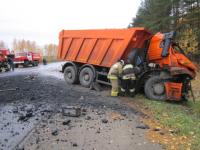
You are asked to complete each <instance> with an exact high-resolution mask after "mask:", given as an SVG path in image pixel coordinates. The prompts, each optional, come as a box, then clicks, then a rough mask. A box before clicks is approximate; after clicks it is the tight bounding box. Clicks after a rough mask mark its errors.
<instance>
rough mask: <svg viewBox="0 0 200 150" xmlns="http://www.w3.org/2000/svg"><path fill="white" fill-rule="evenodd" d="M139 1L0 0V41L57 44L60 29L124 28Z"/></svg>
mask: <svg viewBox="0 0 200 150" xmlns="http://www.w3.org/2000/svg"><path fill="white" fill-rule="evenodd" d="M139 5H140V0H0V40H3V41H5V42H6V43H7V44H8V46H9V47H10V48H11V43H12V40H13V39H14V38H16V39H25V40H34V41H36V42H37V43H38V44H39V45H40V46H42V45H44V44H47V43H55V44H57V43H58V34H59V32H60V31H61V30H62V29H101V28H126V27H127V26H128V24H129V23H130V22H131V19H132V18H133V17H134V16H135V15H136V12H137V9H138V7H139Z"/></svg>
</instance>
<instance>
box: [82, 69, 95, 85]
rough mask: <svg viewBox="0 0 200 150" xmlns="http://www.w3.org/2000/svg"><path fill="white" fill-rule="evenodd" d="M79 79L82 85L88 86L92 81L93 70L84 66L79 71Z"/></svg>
mask: <svg viewBox="0 0 200 150" xmlns="http://www.w3.org/2000/svg"><path fill="white" fill-rule="evenodd" d="M79 81H80V84H81V85H82V86H84V87H90V85H91V84H92V82H93V81H94V72H93V71H92V69H91V68H90V67H85V68H83V69H82V70H81V71H80V74H79Z"/></svg>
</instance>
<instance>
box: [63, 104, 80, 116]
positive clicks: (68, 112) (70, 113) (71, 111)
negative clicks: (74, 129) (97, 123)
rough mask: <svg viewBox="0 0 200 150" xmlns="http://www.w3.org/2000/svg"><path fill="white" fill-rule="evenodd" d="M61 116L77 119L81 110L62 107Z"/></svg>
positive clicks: (72, 107)
mask: <svg viewBox="0 0 200 150" xmlns="http://www.w3.org/2000/svg"><path fill="white" fill-rule="evenodd" d="M62 115H63V116H68V117H79V116H80V115H81V108H79V107H74V106H67V107H63V108H62Z"/></svg>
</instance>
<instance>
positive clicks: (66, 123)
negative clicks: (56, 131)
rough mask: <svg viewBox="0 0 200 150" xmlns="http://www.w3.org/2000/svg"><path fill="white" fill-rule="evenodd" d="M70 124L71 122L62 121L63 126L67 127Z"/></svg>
mask: <svg viewBox="0 0 200 150" xmlns="http://www.w3.org/2000/svg"><path fill="white" fill-rule="evenodd" d="M70 122H71V120H67V121H63V123H62V124H63V125H69V124H70Z"/></svg>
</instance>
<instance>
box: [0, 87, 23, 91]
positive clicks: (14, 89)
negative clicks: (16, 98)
mask: <svg viewBox="0 0 200 150" xmlns="http://www.w3.org/2000/svg"><path fill="white" fill-rule="evenodd" d="M17 90H19V88H18V87H16V88H13V89H3V90H0V92H7V91H17Z"/></svg>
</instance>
